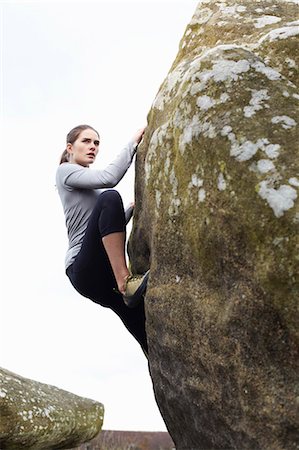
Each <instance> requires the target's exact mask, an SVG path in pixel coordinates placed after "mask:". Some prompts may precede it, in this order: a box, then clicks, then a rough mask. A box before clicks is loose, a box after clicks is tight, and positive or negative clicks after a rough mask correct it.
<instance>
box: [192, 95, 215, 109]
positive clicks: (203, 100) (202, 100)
mask: <svg viewBox="0 0 299 450" xmlns="http://www.w3.org/2000/svg"><path fill="white" fill-rule="evenodd" d="M196 104H197V106H198V107H199V108H200V109H201V110H204V111H205V110H207V109H210V108H212V107H213V106H215V105H216V101H215V100H214V99H213V98H211V97H209V96H208V95H202V96H200V97H198V99H197V101H196Z"/></svg>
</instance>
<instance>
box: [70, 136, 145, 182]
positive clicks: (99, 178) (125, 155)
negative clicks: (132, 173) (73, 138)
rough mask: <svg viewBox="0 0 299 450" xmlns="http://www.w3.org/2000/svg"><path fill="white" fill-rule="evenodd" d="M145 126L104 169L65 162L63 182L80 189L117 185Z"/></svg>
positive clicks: (130, 162)
mask: <svg viewBox="0 0 299 450" xmlns="http://www.w3.org/2000/svg"><path fill="white" fill-rule="evenodd" d="M144 131H145V128H142V129H140V130H138V131H137V132H136V133H135V135H134V136H133V138H132V141H131V142H129V144H128V145H127V146H126V147H125V148H124V149H123V150H122V151H121V153H120V154H119V155H118V156H117V157H116V158H115V160H114V161H112V163H110V164H109V165H108V166H107V167H106V168H105V169H103V170H94V169H89V168H86V167H83V166H80V165H78V164H69V163H66V164H63V166H64V167H62V169H61V170H63V171H64V176H63V184H64V185H65V186H69V187H72V188H78V189H101V188H112V187H114V186H116V185H117V184H118V183H119V181H120V180H121V179H122V178H123V176H124V175H125V173H126V172H127V170H128V169H129V167H130V165H131V164H132V160H133V157H134V155H135V153H136V149H137V146H138V144H139V143H140V141H141V140H142V137H143V135H144Z"/></svg>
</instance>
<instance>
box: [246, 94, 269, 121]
mask: <svg viewBox="0 0 299 450" xmlns="http://www.w3.org/2000/svg"><path fill="white" fill-rule="evenodd" d="M269 98H270V97H269V95H268V91H267V89H261V90H259V91H257V90H255V89H254V90H253V91H252V96H251V99H250V101H249V105H248V106H245V107H244V109H243V111H244V116H245V117H252V116H253V115H254V114H255V113H256V111H259V110H260V109H263V107H269V106H268V105H267V104H265V105H263V104H262V103H263V102H264V101H265V100H268V99H269Z"/></svg>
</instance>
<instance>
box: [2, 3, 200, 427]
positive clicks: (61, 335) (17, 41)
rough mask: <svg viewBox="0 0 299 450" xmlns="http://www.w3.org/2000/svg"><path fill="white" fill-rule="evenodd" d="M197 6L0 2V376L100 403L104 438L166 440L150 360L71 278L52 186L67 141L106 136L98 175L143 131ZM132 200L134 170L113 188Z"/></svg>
mask: <svg viewBox="0 0 299 450" xmlns="http://www.w3.org/2000/svg"><path fill="white" fill-rule="evenodd" d="M196 4H197V2H196V1H188V0H184V1H183V0H182V1H180V2H176V1H149V2H146V1H138V2H137V1H136V2H129V1H119V2H114V1H109V2H108V1H107V2H102V1H94V2H85V1H84V2H54V1H52V2H42V1H39V2H38V1H36V2H25V1H23V2H16V1H6V2H3V1H2V2H1V3H0V5H1V23H2V26H3V30H2V33H1V37H2V43H1V51H2V55H1V62H2V67H1V93H2V99H1V143H0V145H1V155H2V168H3V169H2V174H1V178H2V179H1V196H2V197H1V205H2V209H3V211H4V214H3V215H2V217H3V219H2V224H1V227H2V228H1V256H2V258H1V266H2V268H1V269H2V270H1V274H2V279H1V317H2V319H1V335H0V339H1V365H2V366H3V367H5V368H6V369H8V370H11V371H15V372H17V373H19V374H20V375H23V376H25V377H29V378H33V379H37V380H39V381H41V382H46V383H50V384H54V385H56V386H58V387H60V388H63V389H67V390H70V391H72V392H74V393H76V394H78V395H83V396H87V397H90V398H93V399H95V400H99V401H101V402H103V403H104V405H105V409H106V414H105V422H104V428H105V429H122V430H164V429H165V428H164V424H163V421H162V419H161V417H160V414H159V412H158V408H157V406H156V404H155V400H154V396H153V391H152V385H151V380H150V378H149V375H148V369H147V363H146V360H145V358H144V356H143V354H142V352H141V350H139V346H138V344H137V343H136V342H135V341H134V339H133V338H132V337H131V336H130V335H129V333H128V332H127V331H126V329H125V328H124V326H123V325H122V324H121V322H120V320H119V319H118V318H117V317H116V316H115V315H114V314H113V313H112V312H111V311H108V310H106V309H104V308H101V307H100V306H98V305H96V304H94V303H92V302H91V301H89V300H87V299H84V298H82V297H80V296H79V294H77V293H76V292H75V291H74V290H73V288H72V287H71V285H70V284H69V282H68V280H67V278H66V276H65V275H64V255H65V251H66V246H67V241H66V231H65V226H64V218H63V214H62V208H61V205H60V202H59V198H58V194H57V192H56V190H55V186H54V177H55V171H56V167H57V163H58V160H59V156H60V153H61V152H62V150H63V149H64V146H65V136H66V134H67V132H68V131H69V130H70V129H71V128H72V127H74V126H75V125H78V124H80V123H88V124H90V125H92V126H94V127H95V128H96V129H98V131H99V132H100V135H101V146H100V153H99V156H98V160H97V162H96V164H95V167H102V166H104V165H105V164H106V163H108V162H109V161H111V159H112V158H113V157H114V156H115V155H116V153H118V152H119V151H120V149H121V148H122V146H123V145H124V144H125V143H126V142H127V141H128V140H129V139H130V138H131V136H132V135H133V133H134V132H135V130H136V129H138V128H139V127H141V126H143V125H145V124H146V116H147V113H148V112H149V110H150V107H151V103H152V102H153V100H154V98H155V96H156V94H157V91H158V89H159V86H160V84H161V83H162V82H163V80H164V78H165V76H166V75H167V72H168V70H169V69H170V66H171V64H172V62H173V60H174V58H175V56H176V53H177V50H178V45H179V41H180V39H181V37H182V36H183V33H184V30H185V27H186V26H187V24H188V22H189V21H190V19H191V17H192V14H193V12H194V10H195V7H196ZM118 190H119V191H120V192H121V194H122V196H123V199H124V203H125V204H126V203H128V202H129V201H131V200H133V198H134V167H132V168H131V169H130V170H129V172H128V174H127V175H126V177H125V178H124V180H123V181H122V182H121V183H120V184H119V185H118Z"/></svg>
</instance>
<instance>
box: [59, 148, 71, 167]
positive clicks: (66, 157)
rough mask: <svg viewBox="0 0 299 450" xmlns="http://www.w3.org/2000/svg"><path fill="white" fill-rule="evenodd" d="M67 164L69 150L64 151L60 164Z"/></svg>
mask: <svg viewBox="0 0 299 450" xmlns="http://www.w3.org/2000/svg"><path fill="white" fill-rule="evenodd" d="M65 162H69V152H68V151H67V149H65V150H63V153H62V155H61V157H60V163H59V164H63V163H65Z"/></svg>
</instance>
